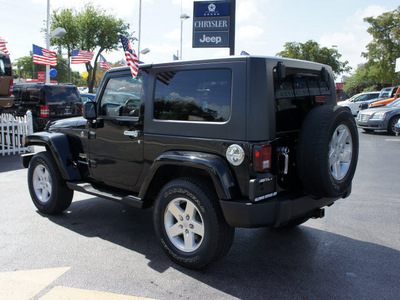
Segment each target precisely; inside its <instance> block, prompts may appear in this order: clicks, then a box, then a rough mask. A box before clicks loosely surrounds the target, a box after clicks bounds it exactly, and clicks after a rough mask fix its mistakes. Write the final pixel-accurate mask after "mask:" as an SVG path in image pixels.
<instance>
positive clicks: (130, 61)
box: [119, 34, 139, 78]
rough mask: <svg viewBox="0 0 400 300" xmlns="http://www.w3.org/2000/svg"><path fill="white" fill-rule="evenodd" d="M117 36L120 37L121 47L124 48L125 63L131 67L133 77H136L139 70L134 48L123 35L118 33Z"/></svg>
mask: <svg viewBox="0 0 400 300" xmlns="http://www.w3.org/2000/svg"><path fill="white" fill-rule="evenodd" d="M119 37H120V38H121V43H122V47H123V48H124V52H125V59H126V63H127V65H128V66H129V67H130V69H131V73H132V76H133V78H136V76H137V74H138V71H139V60H138V58H137V56H136V53H135V50H133V48H132V46H131V43H130V42H129V40H128V39H127V38H126V37H125V36H123V35H122V34H120V35H119Z"/></svg>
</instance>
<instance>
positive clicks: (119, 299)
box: [40, 286, 152, 300]
mask: <svg viewBox="0 0 400 300" xmlns="http://www.w3.org/2000/svg"><path fill="white" fill-rule="evenodd" d="M54 299H57V300H76V299H79V300H152V299H150V298H142V297H135V296H126V295H119V294H113V293H106V292H99V291H91V290H82V289H75V288H67V287H63V286H56V287H55V288H53V289H52V290H51V291H50V292H48V293H47V294H46V295H44V296H43V297H41V298H40V300H54Z"/></svg>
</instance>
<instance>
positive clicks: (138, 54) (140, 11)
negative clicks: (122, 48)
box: [137, 0, 142, 60]
mask: <svg viewBox="0 0 400 300" xmlns="http://www.w3.org/2000/svg"><path fill="white" fill-rule="evenodd" d="M141 33H142V0H139V40H138V53H137V56H138V60H140V40H141V38H140V37H141Z"/></svg>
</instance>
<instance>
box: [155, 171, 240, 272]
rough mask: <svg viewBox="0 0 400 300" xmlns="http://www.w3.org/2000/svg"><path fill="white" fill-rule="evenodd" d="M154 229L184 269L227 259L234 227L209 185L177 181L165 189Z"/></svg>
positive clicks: (166, 250)
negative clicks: (229, 222) (227, 219)
mask: <svg viewBox="0 0 400 300" xmlns="http://www.w3.org/2000/svg"><path fill="white" fill-rule="evenodd" d="M154 228H155V231H156V235H157V238H158V240H159V241H160V243H161V246H162V248H163V250H164V251H165V252H166V253H167V255H168V256H169V257H170V258H171V259H172V260H173V261H175V262H176V263H178V264H179V265H181V266H184V267H187V268H191V269H199V268H203V267H205V266H206V265H208V264H210V263H211V262H213V261H216V260H217V259H219V258H221V257H222V256H224V255H225V254H226V253H227V252H228V251H229V248H230V246H231V244H232V241H233V237H234V228H232V227H230V226H229V225H228V224H227V223H226V221H225V219H224V217H223V214H222V211H221V208H220V206H219V204H218V201H217V198H216V196H215V194H214V193H213V192H212V191H211V190H210V189H208V186H207V185H206V184H195V183H194V182H193V181H192V180H189V179H176V180H173V181H171V182H170V183H168V184H167V185H166V186H164V188H163V189H162V190H161V192H160V194H159V196H158V198H157V202H156V206H155V210H154Z"/></svg>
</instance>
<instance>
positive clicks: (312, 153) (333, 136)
mask: <svg viewBox="0 0 400 300" xmlns="http://www.w3.org/2000/svg"><path fill="white" fill-rule="evenodd" d="M357 159H358V131H357V126H356V124H355V121H354V118H353V116H352V115H351V113H350V112H349V110H348V109H346V108H343V107H339V106H330V105H324V106H319V107H316V108H314V109H313V110H312V111H311V112H310V113H309V114H308V115H307V117H306V119H305V120H304V122H303V124H302V128H301V132H300V137H299V142H298V147H297V167H298V168H297V171H298V175H299V178H300V180H301V182H302V185H303V187H304V189H305V190H306V191H307V192H308V193H309V194H311V195H313V196H315V197H341V196H343V195H344V194H345V193H346V192H347V191H348V190H349V189H350V187H351V182H352V179H353V176H354V173H355V170H356V165H357Z"/></svg>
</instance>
